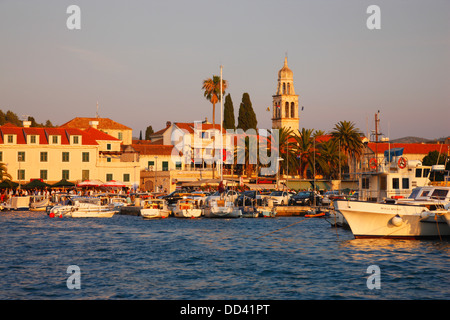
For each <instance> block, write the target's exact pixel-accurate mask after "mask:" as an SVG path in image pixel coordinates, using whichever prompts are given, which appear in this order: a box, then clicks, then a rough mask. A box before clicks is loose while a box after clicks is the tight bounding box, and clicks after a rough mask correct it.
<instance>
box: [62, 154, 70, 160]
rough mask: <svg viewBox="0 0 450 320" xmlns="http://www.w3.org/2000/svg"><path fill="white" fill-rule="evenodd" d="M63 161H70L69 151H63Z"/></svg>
mask: <svg viewBox="0 0 450 320" xmlns="http://www.w3.org/2000/svg"><path fill="white" fill-rule="evenodd" d="M62 162H69V153H68V152H63V153H62Z"/></svg>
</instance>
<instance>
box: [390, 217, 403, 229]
mask: <svg viewBox="0 0 450 320" xmlns="http://www.w3.org/2000/svg"><path fill="white" fill-rule="evenodd" d="M391 223H392V224H393V225H394V226H396V227H400V226H401V225H402V223H403V219H402V217H400V216H399V215H398V214H396V215H395V216H394V217H392V219H391Z"/></svg>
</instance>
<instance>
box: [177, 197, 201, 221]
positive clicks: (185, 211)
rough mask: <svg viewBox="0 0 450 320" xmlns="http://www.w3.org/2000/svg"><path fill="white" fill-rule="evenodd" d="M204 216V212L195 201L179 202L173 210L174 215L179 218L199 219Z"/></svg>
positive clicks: (184, 200) (185, 200) (183, 200)
mask: <svg viewBox="0 0 450 320" xmlns="http://www.w3.org/2000/svg"><path fill="white" fill-rule="evenodd" d="M202 214H203V210H202V208H201V207H200V205H199V202H198V200H195V199H182V200H178V201H177V205H176V206H175V208H174V209H173V215H174V216H175V217H177V218H199V217H201V216H202Z"/></svg>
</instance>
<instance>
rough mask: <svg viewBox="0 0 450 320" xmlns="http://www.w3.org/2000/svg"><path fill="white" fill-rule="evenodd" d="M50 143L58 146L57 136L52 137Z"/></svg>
mask: <svg viewBox="0 0 450 320" xmlns="http://www.w3.org/2000/svg"><path fill="white" fill-rule="evenodd" d="M52 143H53V144H58V136H52Z"/></svg>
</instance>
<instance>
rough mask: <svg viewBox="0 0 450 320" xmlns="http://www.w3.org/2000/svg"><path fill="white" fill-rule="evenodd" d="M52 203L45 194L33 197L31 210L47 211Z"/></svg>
mask: <svg viewBox="0 0 450 320" xmlns="http://www.w3.org/2000/svg"><path fill="white" fill-rule="evenodd" d="M50 205H51V201H50V199H49V198H45V197H44V196H36V197H32V201H31V203H30V211H45V210H46V209H47V207H48V206H50Z"/></svg>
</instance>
